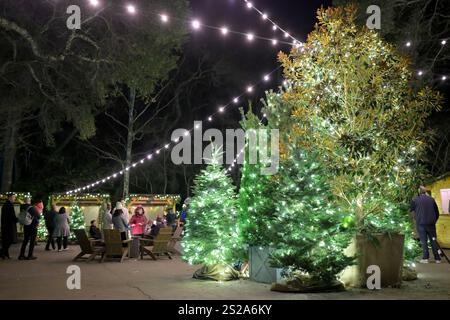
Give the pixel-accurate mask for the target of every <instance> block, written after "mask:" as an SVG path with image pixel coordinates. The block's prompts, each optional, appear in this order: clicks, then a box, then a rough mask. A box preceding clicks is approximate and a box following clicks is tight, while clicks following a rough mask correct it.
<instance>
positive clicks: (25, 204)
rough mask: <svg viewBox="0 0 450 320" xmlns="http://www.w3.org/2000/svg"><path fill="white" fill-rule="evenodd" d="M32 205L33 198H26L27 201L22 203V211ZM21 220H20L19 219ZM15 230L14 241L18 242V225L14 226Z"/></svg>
mask: <svg viewBox="0 0 450 320" xmlns="http://www.w3.org/2000/svg"><path fill="white" fill-rule="evenodd" d="M30 207H31V198H29V197H28V198H25V202H24V203H23V204H21V205H20V212H23V211H25V212H26V211H27V210H28V209H29V208H30ZM19 222H20V221H19ZM14 232H15V241H14V243H17V227H16V228H14Z"/></svg>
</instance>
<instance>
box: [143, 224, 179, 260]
mask: <svg viewBox="0 0 450 320" xmlns="http://www.w3.org/2000/svg"><path fill="white" fill-rule="evenodd" d="M171 240H172V227H167V228H161V229H159V233H158V235H157V236H156V238H155V239H154V240H153V241H152V245H148V240H147V239H141V242H140V251H141V259H144V255H146V254H148V255H149V256H150V257H152V259H153V260H157V258H156V256H159V255H161V254H163V255H166V256H168V257H169V259H172V256H171V255H170V252H169V249H168V244H169V242H170V241H171Z"/></svg>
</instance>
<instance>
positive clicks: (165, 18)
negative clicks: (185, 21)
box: [161, 14, 169, 23]
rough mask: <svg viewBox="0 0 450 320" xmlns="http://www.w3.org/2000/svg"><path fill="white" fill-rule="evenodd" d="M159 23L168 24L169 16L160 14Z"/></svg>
mask: <svg viewBox="0 0 450 320" xmlns="http://www.w3.org/2000/svg"><path fill="white" fill-rule="evenodd" d="M161 21H162V22H164V23H167V22H169V16H168V15H166V14H162V15H161Z"/></svg>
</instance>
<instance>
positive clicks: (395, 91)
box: [280, 6, 441, 249]
mask: <svg viewBox="0 0 450 320" xmlns="http://www.w3.org/2000/svg"><path fill="white" fill-rule="evenodd" d="M355 13H356V9H355V7H353V6H348V7H345V8H329V9H327V10H320V11H319V14H318V19H319V23H318V25H317V26H316V28H315V30H314V31H313V32H312V33H311V34H310V35H309V37H308V40H307V42H306V43H305V44H304V46H303V47H301V48H298V49H294V50H293V51H292V52H291V53H290V54H289V55H286V54H281V55H280V60H281V62H282V64H283V67H284V74H285V77H286V79H287V81H288V83H289V85H288V86H289V88H288V90H287V92H286V93H285V94H284V95H283V100H284V101H285V102H286V106H288V107H289V108H290V109H289V112H290V115H291V118H290V122H288V123H287V125H288V126H290V128H288V129H289V130H290V131H291V132H293V133H297V134H299V135H301V134H304V133H305V130H304V128H303V124H304V123H308V121H309V120H308V119H315V121H317V122H318V123H320V124H321V126H322V127H323V129H324V130H321V133H320V134H316V133H315V132H314V131H312V132H311V133H310V137H309V138H308V144H309V145H311V146H312V147H313V148H314V149H315V150H316V152H318V153H319V154H320V155H321V158H322V159H323V161H324V162H325V164H326V165H327V167H328V169H329V170H330V171H332V173H333V176H332V177H331V178H330V181H329V184H330V192H331V193H332V194H333V195H334V196H335V197H336V199H337V200H338V202H337V205H338V206H339V207H340V208H341V209H342V210H343V212H346V213H347V220H346V222H347V224H349V225H351V224H355V226H356V228H357V231H359V232H364V231H365V232H402V233H403V232H406V233H407V234H408V235H409V234H410V232H409V231H410V229H411V224H410V223H409V222H410V221H409V215H408V209H407V204H408V202H409V200H410V197H411V196H412V193H413V192H414V191H415V190H416V188H417V184H418V183H419V181H420V179H421V178H422V177H423V174H424V169H423V166H422V165H421V163H420V159H421V157H422V156H423V153H424V151H425V150H426V148H427V146H428V145H429V144H428V142H429V137H430V135H431V133H430V131H429V130H427V129H426V127H425V121H426V120H427V118H428V117H429V115H430V114H431V113H432V112H433V111H435V110H438V109H439V106H440V101H441V97H440V95H439V94H438V93H436V92H434V91H432V90H431V89H430V88H421V89H416V88H414V87H413V86H412V85H411V84H410V83H411V80H412V78H413V73H412V70H411V68H410V63H409V60H408V59H407V58H406V57H403V56H401V55H400V54H398V52H397V51H396V50H395V49H394V47H393V46H391V45H390V44H388V43H386V42H385V41H383V40H382V39H381V38H380V36H379V35H378V34H377V33H376V32H374V31H371V30H368V29H367V28H365V27H357V26H356V24H355ZM284 113H286V111H284ZM288 154H289V153H288ZM407 248H408V249H412V248H413V245H412V242H409V243H408V246H407Z"/></svg>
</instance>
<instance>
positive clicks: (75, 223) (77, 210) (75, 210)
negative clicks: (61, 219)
mask: <svg viewBox="0 0 450 320" xmlns="http://www.w3.org/2000/svg"><path fill="white" fill-rule="evenodd" d="M77 229H85V221H84V212H83V209H82V208H81V207H80V206H79V205H78V202H73V203H72V205H71V206H70V240H75V239H76V237H75V232H74V230H77Z"/></svg>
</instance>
